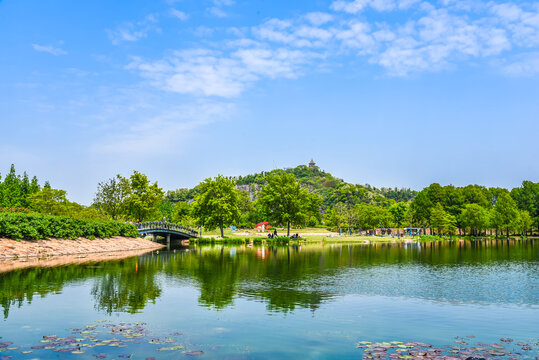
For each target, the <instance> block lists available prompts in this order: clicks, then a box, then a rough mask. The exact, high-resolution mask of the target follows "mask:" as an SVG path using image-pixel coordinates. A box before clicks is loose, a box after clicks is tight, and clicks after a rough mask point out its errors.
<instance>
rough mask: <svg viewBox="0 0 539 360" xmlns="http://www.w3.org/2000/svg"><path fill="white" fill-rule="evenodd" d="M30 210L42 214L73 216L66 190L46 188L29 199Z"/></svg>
mask: <svg viewBox="0 0 539 360" xmlns="http://www.w3.org/2000/svg"><path fill="white" fill-rule="evenodd" d="M28 202H29V204H30V208H31V209H32V210H35V211H37V212H39V213H41V214H47V215H63V216H67V215H71V214H70V212H69V208H70V207H69V205H70V203H69V201H68V200H67V197H66V191H65V190H59V189H52V188H50V187H44V188H43V189H41V190H40V191H38V192H36V193H34V194H32V195H30V196H29V197H28Z"/></svg>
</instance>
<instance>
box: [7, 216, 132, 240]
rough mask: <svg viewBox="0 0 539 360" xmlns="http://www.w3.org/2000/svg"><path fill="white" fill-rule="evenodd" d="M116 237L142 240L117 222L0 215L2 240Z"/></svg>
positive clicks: (60, 217)
mask: <svg viewBox="0 0 539 360" xmlns="http://www.w3.org/2000/svg"><path fill="white" fill-rule="evenodd" d="M113 236H126V237H138V236H139V234H138V231H137V229H136V227H135V226H133V225H131V224H126V223H121V222H116V221H96V220H83V219H74V218H70V217H65V216H51V215H42V214H27V213H20V212H0V237H6V238H10V239H16V240H20V239H28V240H37V239H48V238H53V237H54V238H61V239H76V238H79V237H86V238H89V239H94V238H110V237H113Z"/></svg>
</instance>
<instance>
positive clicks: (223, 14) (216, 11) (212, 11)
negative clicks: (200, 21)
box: [208, 6, 227, 18]
mask: <svg viewBox="0 0 539 360" xmlns="http://www.w3.org/2000/svg"><path fill="white" fill-rule="evenodd" d="M208 12H209V13H210V14H211V15H213V16H215V17H218V18H224V17H226V16H227V14H226V12H225V11H224V10H223V9H221V8H220V7H217V6H212V7H211V8H208Z"/></svg>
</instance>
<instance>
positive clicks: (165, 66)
mask: <svg viewBox="0 0 539 360" xmlns="http://www.w3.org/2000/svg"><path fill="white" fill-rule="evenodd" d="M249 44H252V43H249ZM316 56H317V55H316V54H314V53H309V52H305V51H300V50H293V49H287V48H277V49H272V48H262V47H251V46H248V47H240V48H237V49H233V50H232V51H231V52H230V53H222V52H219V51H212V50H208V49H191V50H182V51H176V52H174V53H173V55H172V56H169V57H167V58H166V59H163V60H160V61H155V62H147V61H144V60H142V59H140V58H135V59H133V62H132V63H131V64H130V65H129V66H128V68H129V69H134V70H136V71H138V72H139V73H140V74H141V75H142V76H143V77H145V78H147V79H148V80H149V81H150V82H151V83H152V84H153V85H154V86H157V87H159V88H161V89H163V90H166V91H172V92H176V93H181V94H191V95H195V96H217V97H224V98H232V97H236V96H239V95H240V94H241V93H242V92H243V91H244V90H245V89H246V87H247V86H249V85H250V84H251V83H253V82H255V81H257V80H261V79H264V78H270V79H274V78H279V77H284V78H294V77H296V76H298V75H299V73H301V71H302V65H304V64H306V63H308V62H309V61H310V60H311V59H313V58H314V57H316Z"/></svg>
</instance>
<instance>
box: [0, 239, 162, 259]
mask: <svg viewBox="0 0 539 360" xmlns="http://www.w3.org/2000/svg"><path fill="white" fill-rule="evenodd" d="M162 247H163V245H161V244H158V243H155V242H153V241H150V240H145V239H142V238H127V237H121V236H116V237H113V238H110V239H94V240H90V239H86V238H78V239H76V240H67V239H46V240H21V241H16V240H12V239H0V260H4V259H16V258H19V259H20V258H45V257H51V256H64V255H87V254H94V253H109V252H125V251H137V250H148V251H150V250H157V249H161V248H162Z"/></svg>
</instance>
